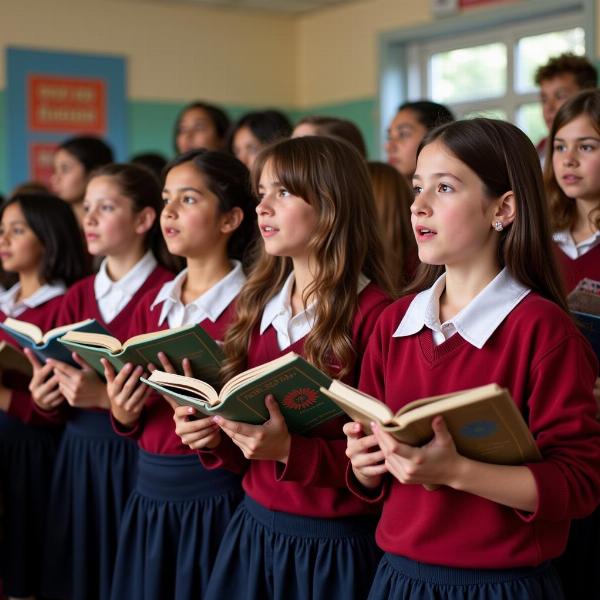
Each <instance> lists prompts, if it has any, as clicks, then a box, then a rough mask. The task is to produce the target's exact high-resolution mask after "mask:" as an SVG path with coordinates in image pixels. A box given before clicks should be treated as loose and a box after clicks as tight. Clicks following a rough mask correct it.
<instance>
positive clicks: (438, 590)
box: [369, 553, 564, 600]
mask: <svg viewBox="0 0 600 600" xmlns="http://www.w3.org/2000/svg"><path fill="white" fill-rule="evenodd" d="M563 598H564V596H563V593H562V589H561V585H560V580H559V578H558V575H557V573H556V571H555V569H554V566H553V565H552V564H551V563H549V562H547V563H544V564H542V565H540V566H539V567H531V568H520V569H499V570H483V569H455V568H451V567H441V566H437V565H428V564H425V563H420V562H416V561H414V560H410V559H408V558H404V557H402V556H397V555H395V554H389V553H386V554H384V556H383V558H382V559H381V563H380V564H379V568H378V569H377V574H376V575H375V581H374V582H373V587H372V588H371V592H370V594H369V600H392V599H402V600H563Z"/></svg>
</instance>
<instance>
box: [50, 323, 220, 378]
mask: <svg viewBox="0 0 600 600" xmlns="http://www.w3.org/2000/svg"><path fill="white" fill-rule="evenodd" d="M59 341H60V343H61V344H64V345H65V346H66V347H67V348H68V349H69V350H71V351H72V352H77V354H79V355H80V356H81V357H82V358H83V359H84V360H85V361H86V362H88V363H89V364H90V366H92V367H93V368H94V369H95V370H96V371H98V373H100V374H101V375H104V367H103V366H102V363H101V362H100V359H101V358H106V359H107V360H108V361H109V362H110V363H111V364H112V365H113V367H114V368H115V369H116V370H117V372H118V371H120V370H121V369H122V368H123V366H124V365H125V364H126V363H128V362H130V363H132V364H134V365H136V366H137V365H140V366H142V367H144V368H146V365H147V364H148V363H153V364H154V365H159V364H160V363H159V361H158V358H157V356H156V355H157V354H158V353H159V352H164V353H165V354H166V355H167V357H168V359H169V360H170V361H171V364H172V365H173V367H174V368H175V369H181V361H182V360H183V359H184V358H188V359H189V360H190V362H191V365H192V371H193V373H194V375H196V376H198V377H201V378H202V379H204V380H206V381H209V382H210V383H211V384H213V385H218V382H219V368H220V365H221V362H222V360H223V351H222V350H221V348H220V347H219V345H218V344H217V342H215V340H213V339H212V338H211V337H210V335H208V333H206V331H204V329H202V327H200V325H184V326H183V327H176V328H174V329H166V330H161V331H154V332H152V333H143V334H141V335H136V336H134V337H132V338H129V339H128V340H127V341H126V342H123V343H121V342H120V341H119V340H118V339H117V338H115V337H112V336H110V335H98V334H97V333H88V332H84V331H81V330H78V331H70V332H69V333H67V334H66V335H64V336H63V337H61V338H60V340H59Z"/></svg>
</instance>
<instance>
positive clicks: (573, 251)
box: [552, 231, 600, 260]
mask: <svg viewBox="0 0 600 600" xmlns="http://www.w3.org/2000/svg"><path fill="white" fill-rule="evenodd" d="M552 237H553V239H554V241H555V242H556V243H557V244H558V246H559V247H560V249H561V250H562V251H563V252H564V253H565V254H566V255H567V256H568V257H569V258H571V259H572V260H575V259H576V258H579V257H580V256H583V255H584V254H586V253H587V252H589V251H590V250H591V249H592V248H594V247H595V246H597V245H598V244H600V231H596V232H595V233H594V234H592V235H591V236H590V237H589V238H587V239H585V240H583V241H582V242H579V243H578V244H576V243H575V241H574V240H573V236H571V233H570V232H569V231H557V232H556V233H555V234H554V235H553V236H552Z"/></svg>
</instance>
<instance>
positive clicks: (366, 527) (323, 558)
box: [175, 137, 390, 599]
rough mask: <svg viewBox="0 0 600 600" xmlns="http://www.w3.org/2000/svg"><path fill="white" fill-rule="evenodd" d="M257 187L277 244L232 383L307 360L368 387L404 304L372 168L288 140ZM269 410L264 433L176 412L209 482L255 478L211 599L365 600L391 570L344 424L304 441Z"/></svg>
mask: <svg viewBox="0 0 600 600" xmlns="http://www.w3.org/2000/svg"><path fill="white" fill-rule="evenodd" d="M253 187H254V190H255V192H256V193H257V195H258V198H259V202H258V206H257V207H256V212H257V214H258V224H259V229H260V233H261V235H262V238H263V244H262V245H261V246H260V254H259V257H258V259H257V262H256V264H255V266H254V267H253V269H252V271H251V274H250V275H249V278H248V282H247V283H246V285H245V286H244V288H243V290H242V292H241V293H240V295H239V297H238V300H237V302H236V318H235V321H234V323H233V324H232V326H231V327H230V328H229V329H228V331H227V334H226V336H225V344H224V350H225V353H226V356H227V360H226V362H225V365H224V369H223V374H224V380H228V379H229V378H230V377H231V376H233V375H234V374H236V373H239V372H241V371H243V370H244V369H246V368H251V367H255V366H257V365H260V364H263V363H265V362H267V361H270V360H273V359H275V358H277V357H279V356H282V355H283V354H285V353H287V352H290V351H294V352H296V353H298V354H301V355H304V356H305V357H306V358H307V359H308V360H309V361H310V362H311V363H313V364H315V365H316V366H317V367H319V368H321V369H322V370H324V371H326V372H327V373H329V374H330V375H332V376H334V377H341V378H343V379H344V380H345V381H348V382H350V383H356V381H357V379H358V372H359V368H360V360H361V357H362V352H363V349H364V347H365V345H366V342H367V340H368V338H369V336H370V334H371V331H372V329H373V327H374V324H375V321H376V319H377V317H378V315H379V313H380V312H381V310H382V309H383V307H385V306H387V304H389V302H390V299H389V296H388V295H387V293H386V291H384V290H387V289H388V287H389V285H388V281H387V278H386V275H385V270H384V268H383V262H382V250H381V245H380V240H379V237H378V233H377V226H376V217H375V213H374V204H373V198H372V190H371V185H370V181H369V176H368V173H367V169H366V165H365V162H364V160H363V159H362V157H361V156H360V155H359V154H358V153H357V152H356V151H355V150H354V149H353V148H352V147H351V146H350V145H349V144H347V143H346V142H343V141H341V140H334V139H331V138H320V137H304V138H298V139H294V140H286V141H282V142H279V143H277V144H276V145H274V146H271V147H269V148H268V149H266V150H264V151H263V152H262V153H261V154H260V155H259V157H258V158H257V162H256V163H255V166H254V170H253ZM357 223H360V224H361V225H360V227H357ZM265 402H266V406H267V408H268V410H269V413H270V420H269V421H268V422H267V423H265V424H264V425H262V426H252V425H246V424H243V423H235V422H232V421H227V420H225V419H222V418H214V419H210V418H208V419H206V418H202V419H198V420H196V421H188V420H187V419H188V417H189V416H193V414H194V411H193V409H188V408H186V407H178V408H177V409H176V410H175V415H176V431H177V433H178V434H179V435H180V436H181V438H182V441H183V442H184V443H186V444H188V445H190V447H192V448H195V449H200V452H199V455H200V460H201V462H202V464H203V465H204V466H205V467H206V468H209V469H212V468H228V469H230V470H233V471H237V472H243V473H244V478H243V487H244V490H245V492H246V497H245V498H244V501H243V502H242V504H241V505H240V506H239V508H238V510H237V511H236V513H235V515H234V516H233V518H232V520H231V522H230V524H229V527H228V528H227V530H226V532H225V534H224V536H223V540H222V542H221V546H220V549H219V553H218V555H217V558H216V561H215V566H214V570H213V573H212V575H211V579H210V581H209V584H208V589H207V591H206V594H205V596H204V597H205V598H207V599H212V598H236V597H239V598H273V599H283V598H286V599H292V598H324V597H328V596H329V597H331V598H348V599H352V598H362V597H364V594H365V593H366V590H367V589H368V586H369V580H370V576H371V574H372V573H373V568H374V565H375V564H376V562H377V560H378V554H377V552H376V551H375V548H374V542H373V522H374V514H373V513H374V510H373V509H370V508H368V507H367V505H366V504H364V503H362V502H361V501H358V500H357V499H354V498H352V496H351V495H350V493H349V492H348V490H346V489H345V483H344V482H345V480H344V469H345V467H344V464H345V462H346V461H345V455H344V450H345V443H344V437H343V432H342V424H343V422H344V419H343V418H341V417H340V418H335V419H332V420H330V421H329V422H327V423H325V424H323V425H322V426H320V427H318V428H316V429H315V430H313V431H311V432H310V433H308V434H306V435H302V436H301V435H296V434H290V433H289V431H288V430H287V427H286V424H285V422H284V420H283V418H282V416H281V413H280V411H279V409H278V408H277V404H276V402H275V401H274V399H273V398H272V397H270V396H267V398H266V399H265Z"/></svg>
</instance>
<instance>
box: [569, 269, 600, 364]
mask: <svg viewBox="0 0 600 600" xmlns="http://www.w3.org/2000/svg"><path fill="white" fill-rule="evenodd" d="M567 302H568V304H569V308H570V309H571V312H572V313H573V316H574V317H575V321H576V322H577V324H578V325H579V328H580V329H581V333H583V335H585V337H586V338H587V340H588V342H589V343H590V344H591V345H592V348H593V349H594V352H595V353H596V356H598V357H600V281H594V280H593V279H582V280H581V281H580V282H579V283H578V284H577V286H576V288H575V289H574V290H573V291H572V292H571V293H570V294H569V295H568V296H567Z"/></svg>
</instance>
